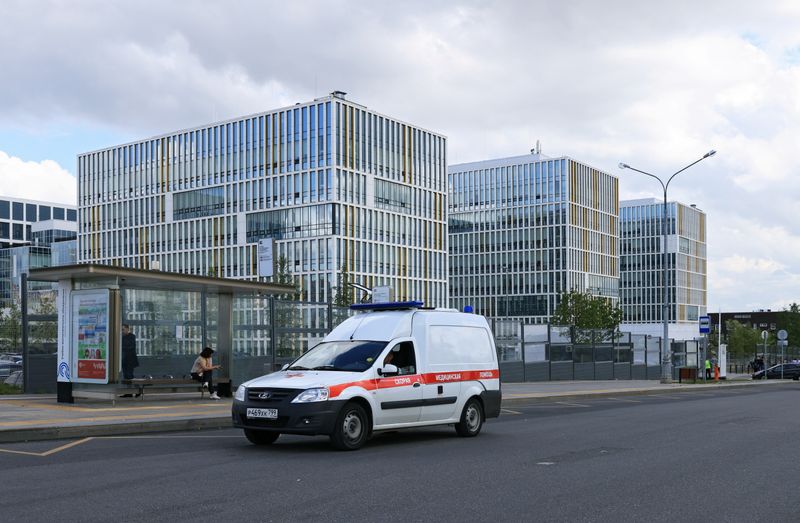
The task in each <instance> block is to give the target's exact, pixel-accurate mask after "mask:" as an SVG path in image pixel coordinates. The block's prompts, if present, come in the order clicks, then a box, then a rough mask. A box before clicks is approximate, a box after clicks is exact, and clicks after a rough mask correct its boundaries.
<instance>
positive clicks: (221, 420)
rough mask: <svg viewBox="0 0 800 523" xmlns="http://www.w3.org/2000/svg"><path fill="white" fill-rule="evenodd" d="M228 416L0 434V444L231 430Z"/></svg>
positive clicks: (46, 428) (23, 430)
mask: <svg viewBox="0 0 800 523" xmlns="http://www.w3.org/2000/svg"><path fill="white" fill-rule="evenodd" d="M232 426H233V424H232V423H231V418H230V416H224V417H216V418H195V419H183V420H170V421H150V422H133V423H108V424H104V425H79V426H68V427H36V428H24V429H12V430H3V431H0V443H20V442H24V441H48V440H57V439H74V438H88V437H97V436H129V435H134V434H152V433H156V432H179V431H188V430H207V429H226V428H230V427H232Z"/></svg>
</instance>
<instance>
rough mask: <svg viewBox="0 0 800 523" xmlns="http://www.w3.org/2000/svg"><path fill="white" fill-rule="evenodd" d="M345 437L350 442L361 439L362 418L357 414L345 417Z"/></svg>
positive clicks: (352, 413)
mask: <svg viewBox="0 0 800 523" xmlns="http://www.w3.org/2000/svg"><path fill="white" fill-rule="evenodd" d="M342 428H343V429H344V435H345V436H346V437H347V439H349V440H357V439H358V438H360V437H361V431H362V426H361V418H360V417H359V416H358V414H356V413H355V412H350V413H348V414H347V416H345V417H344V426H343V427H342Z"/></svg>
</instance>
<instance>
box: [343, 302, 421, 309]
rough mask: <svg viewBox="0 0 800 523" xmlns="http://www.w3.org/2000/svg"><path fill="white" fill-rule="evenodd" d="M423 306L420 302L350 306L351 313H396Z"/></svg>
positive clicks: (355, 304)
mask: <svg viewBox="0 0 800 523" xmlns="http://www.w3.org/2000/svg"><path fill="white" fill-rule="evenodd" d="M423 305H424V303H423V302H421V301H387V302H384V303H354V304H353V305H351V306H350V310H353V311H398V310H408V309H419V308H421V307H422V306H423Z"/></svg>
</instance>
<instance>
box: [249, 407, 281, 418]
mask: <svg viewBox="0 0 800 523" xmlns="http://www.w3.org/2000/svg"><path fill="white" fill-rule="evenodd" d="M247 417H248V418H268V419H277V417H278V409H247Z"/></svg>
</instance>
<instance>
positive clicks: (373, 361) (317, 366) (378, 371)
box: [232, 302, 500, 450]
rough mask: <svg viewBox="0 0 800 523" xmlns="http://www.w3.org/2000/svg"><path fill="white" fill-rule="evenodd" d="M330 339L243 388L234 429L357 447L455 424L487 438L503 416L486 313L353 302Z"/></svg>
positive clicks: (262, 438)
mask: <svg viewBox="0 0 800 523" xmlns="http://www.w3.org/2000/svg"><path fill="white" fill-rule="evenodd" d="M352 308H354V309H361V310H362V311H363V312H360V313H359V314H356V315H355V316H353V317H351V318H348V319H347V320H345V321H344V322H342V323H341V324H340V325H339V326H337V327H336V328H334V329H333V331H332V332H331V333H330V334H328V335H327V336H326V337H325V338H324V339H323V341H322V342H321V343H320V344H319V345H317V346H315V347H314V348H312V349H311V350H309V351H308V352H306V353H305V354H303V355H302V356H300V357H299V358H298V359H296V360H295V361H293V362H292V363H291V364H289V365H287V366H285V367H284V368H283V370H281V371H280V372H275V373H273V374H269V375H266V376H262V377H260V378H256V379H253V380H250V381H248V382H246V383H244V384H242V385H241V386H239V388H238V389H236V394H235V395H234V402H233V407H232V416H233V424H234V426H236V427H240V428H242V429H244V433H245V436H247V439H248V440H250V441H251V442H252V443H255V444H257V445H266V444H270V443H273V442H274V441H275V440H276V439H278V436H280V435H281V434H309V435H318V434H325V435H329V436H330V439H331V443H332V444H333V446H334V447H336V448H338V449H343V450H355V449H358V448H360V447H361V446H363V445H364V443H365V442H366V441H367V439H368V438H369V437H370V436H371V435H372V434H373V433H374V432H378V431H383V430H397V429H404V428H411V427H423V426H429V425H443V424H453V425H455V429H456V432H457V433H458V435H459V436H464V437H471V436H477V435H478V433H480V431H481V427H482V426H483V422H484V421H485V420H486V418H490V417H497V416H499V414H500V372H499V369H498V366H497V352H496V351H495V346H494V337H493V336H492V332H491V329H490V328H489V324H488V323H487V322H486V319H485V318H484V317H483V316H479V315H476V314H466V313H461V312H456V311H450V310H433V309H423V308H422V303H420V302H399V303H378V304H363V305H353V306H352Z"/></svg>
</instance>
